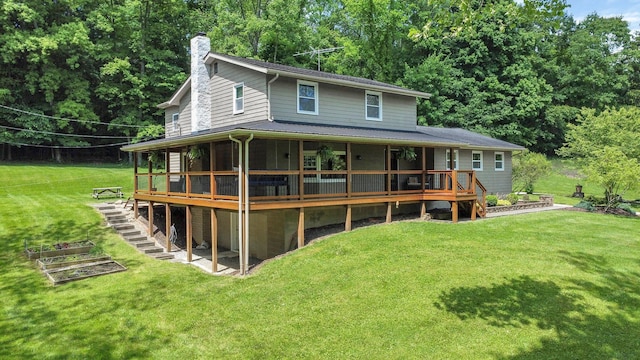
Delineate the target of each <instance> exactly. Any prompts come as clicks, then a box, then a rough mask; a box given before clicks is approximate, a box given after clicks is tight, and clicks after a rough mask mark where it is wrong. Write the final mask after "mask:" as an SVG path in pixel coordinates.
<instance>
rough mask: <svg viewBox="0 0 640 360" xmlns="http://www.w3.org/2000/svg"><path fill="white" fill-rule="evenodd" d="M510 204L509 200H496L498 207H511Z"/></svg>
mask: <svg viewBox="0 0 640 360" xmlns="http://www.w3.org/2000/svg"><path fill="white" fill-rule="evenodd" d="M511 205H512V204H511V202H510V201H509V200H503V199H500V200H498V206H511Z"/></svg>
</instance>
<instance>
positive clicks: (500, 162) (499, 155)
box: [494, 151, 504, 171]
mask: <svg viewBox="0 0 640 360" xmlns="http://www.w3.org/2000/svg"><path fill="white" fill-rule="evenodd" d="M494 160H495V161H494V163H495V169H496V171H504V153H503V152H502V151H496V152H495V153H494Z"/></svg>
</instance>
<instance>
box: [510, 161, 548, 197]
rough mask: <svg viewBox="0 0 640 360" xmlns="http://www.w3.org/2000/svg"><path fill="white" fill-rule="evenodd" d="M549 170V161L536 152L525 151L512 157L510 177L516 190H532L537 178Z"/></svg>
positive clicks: (528, 191) (530, 191) (529, 192)
mask: <svg viewBox="0 0 640 360" xmlns="http://www.w3.org/2000/svg"><path fill="white" fill-rule="evenodd" d="M549 172H551V162H550V161H549V160H547V158H546V157H545V156H544V155H542V154H538V153H534V152H529V151H525V152H522V153H520V154H517V155H515V156H514V157H513V170H512V172H511V177H512V180H513V188H514V190H516V191H523V190H525V191H526V192H527V193H528V194H531V193H532V192H533V185H534V183H535V182H536V181H538V179H540V178H541V177H543V176H545V175H547V174H549Z"/></svg>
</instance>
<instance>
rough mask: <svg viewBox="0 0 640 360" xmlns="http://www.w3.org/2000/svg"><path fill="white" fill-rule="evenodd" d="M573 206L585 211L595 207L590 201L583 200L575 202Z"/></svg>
mask: <svg viewBox="0 0 640 360" xmlns="http://www.w3.org/2000/svg"><path fill="white" fill-rule="evenodd" d="M574 207H577V208H579V209H585V210H587V211H593V210H595V209H596V208H595V207H594V206H593V204H592V203H591V202H589V201H585V200H580V202H579V203H577V204H575V205H574Z"/></svg>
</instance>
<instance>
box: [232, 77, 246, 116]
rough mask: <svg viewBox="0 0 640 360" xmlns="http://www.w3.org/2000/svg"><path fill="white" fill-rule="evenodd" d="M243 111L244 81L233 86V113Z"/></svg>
mask: <svg viewBox="0 0 640 360" xmlns="http://www.w3.org/2000/svg"><path fill="white" fill-rule="evenodd" d="M243 112H244V83H240V84H236V85H234V86H233V113H234V114H240V113H243Z"/></svg>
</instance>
